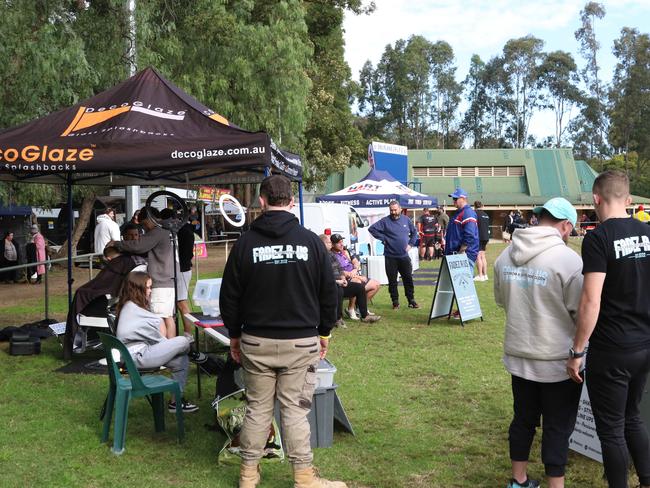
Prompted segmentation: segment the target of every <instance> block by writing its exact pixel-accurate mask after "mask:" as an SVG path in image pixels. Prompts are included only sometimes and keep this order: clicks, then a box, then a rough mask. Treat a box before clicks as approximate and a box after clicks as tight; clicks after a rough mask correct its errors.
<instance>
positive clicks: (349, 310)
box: [345, 308, 359, 320]
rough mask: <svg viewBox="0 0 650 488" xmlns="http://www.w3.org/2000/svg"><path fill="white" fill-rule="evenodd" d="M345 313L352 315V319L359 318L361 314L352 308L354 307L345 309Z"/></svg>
mask: <svg viewBox="0 0 650 488" xmlns="http://www.w3.org/2000/svg"><path fill="white" fill-rule="evenodd" d="M345 313H346V315H347V316H348V317H350V320H359V316H358V315H357V312H356V310H354V309H352V308H348V309H347V310H346V311H345Z"/></svg>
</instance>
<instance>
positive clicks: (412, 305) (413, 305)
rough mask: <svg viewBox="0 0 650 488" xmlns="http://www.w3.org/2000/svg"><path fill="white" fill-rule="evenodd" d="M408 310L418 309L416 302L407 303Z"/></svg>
mask: <svg viewBox="0 0 650 488" xmlns="http://www.w3.org/2000/svg"><path fill="white" fill-rule="evenodd" d="M409 308H420V305H418V303H417V302H416V301H412V302H409Z"/></svg>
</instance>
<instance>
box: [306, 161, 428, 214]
mask: <svg viewBox="0 0 650 488" xmlns="http://www.w3.org/2000/svg"><path fill="white" fill-rule="evenodd" d="M392 200H395V201H397V202H399V204H400V205H401V207H402V208H425V207H436V206H437V205H438V199H437V198H435V197H431V196H429V195H425V194H424V193H420V192H417V191H415V190H413V189H412V188H409V187H408V186H405V185H403V184H402V183H400V182H399V181H397V180H396V179H395V178H393V177H392V176H391V174H390V173H388V172H387V171H380V170H375V169H373V170H371V171H370V172H369V173H368V174H367V175H366V176H364V177H363V178H362V179H361V180H360V181H358V182H356V183H353V184H352V185H350V186H348V187H346V188H343V189H342V190H339V191H337V192H334V193H330V194H329V195H323V196H321V197H317V198H316V201H317V202H336V203H345V204H348V205H352V206H353V207H359V208H379V207H387V206H388V204H389V203H390V202H391V201H392Z"/></svg>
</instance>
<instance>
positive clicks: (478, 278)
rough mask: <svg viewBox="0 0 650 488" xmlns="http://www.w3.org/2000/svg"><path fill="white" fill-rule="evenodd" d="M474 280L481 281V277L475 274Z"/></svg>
mask: <svg viewBox="0 0 650 488" xmlns="http://www.w3.org/2000/svg"><path fill="white" fill-rule="evenodd" d="M474 281H483V277H482V276H479V275H476V276H474Z"/></svg>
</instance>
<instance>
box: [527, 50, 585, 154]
mask: <svg viewBox="0 0 650 488" xmlns="http://www.w3.org/2000/svg"><path fill="white" fill-rule="evenodd" d="M577 70H578V68H577V66H576V63H575V61H574V59H573V56H571V54H569V53H567V52H565V51H553V52H551V53H548V54H546V55H545V56H544V60H543V61H542V64H541V65H540V67H539V78H538V81H539V84H540V87H542V88H545V89H546V91H547V92H548V95H549V98H550V103H549V106H550V107H551V108H552V109H553V111H554V112H555V147H561V146H562V140H563V136H564V133H565V132H566V124H565V121H566V118H567V117H570V115H571V109H572V108H573V107H574V106H575V105H576V104H577V103H578V102H579V101H580V100H581V99H582V95H581V93H580V89H579V88H578V86H577V84H578V81H579V80H578V75H577Z"/></svg>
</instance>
